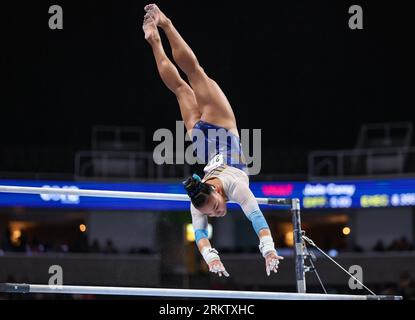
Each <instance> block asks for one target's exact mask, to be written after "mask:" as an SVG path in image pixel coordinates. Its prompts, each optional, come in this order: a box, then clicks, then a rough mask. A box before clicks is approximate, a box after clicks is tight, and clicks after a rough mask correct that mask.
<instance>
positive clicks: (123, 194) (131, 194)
mask: <svg viewBox="0 0 415 320" xmlns="http://www.w3.org/2000/svg"><path fill="white" fill-rule="evenodd" d="M0 193H24V194H39V195H40V194H64V195H70V196H82V197H98V198H122V199H143V200H167V201H190V199H189V197H188V195H187V194H178V193H153V192H137V191H112V190H87V189H74V188H73V189H71V188H43V187H20V186H0ZM256 200H257V201H258V204H267V205H287V206H288V205H291V199H289V198H256ZM230 202H231V201H230ZM231 203H232V202H231Z"/></svg>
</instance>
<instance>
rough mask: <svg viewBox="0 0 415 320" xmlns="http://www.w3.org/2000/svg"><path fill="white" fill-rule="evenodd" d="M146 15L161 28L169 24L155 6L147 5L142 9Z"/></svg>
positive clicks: (168, 20)
mask: <svg viewBox="0 0 415 320" xmlns="http://www.w3.org/2000/svg"><path fill="white" fill-rule="evenodd" d="M144 10H145V11H146V12H147V14H150V15H151V17H152V18H153V20H154V22H155V24H156V25H157V26H159V27H161V28H164V27H166V26H167V25H168V24H169V23H170V19H169V18H167V17H166V15H165V14H164V13H163V12H162V11H161V10H160V8H159V7H157V5H156V4H154V3H152V4H148V5H146V6H145V7H144Z"/></svg>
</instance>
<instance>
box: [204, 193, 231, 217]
mask: <svg viewBox="0 0 415 320" xmlns="http://www.w3.org/2000/svg"><path fill="white" fill-rule="evenodd" d="M199 210H200V211H201V212H203V213H204V214H205V215H207V216H208V217H223V216H224V215H225V214H226V201H225V199H224V198H223V196H222V195H221V194H219V193H218V192H216V191H212V193H211V194H210V195H209V197H208V200H207V201H206V203H205V204H204V205H203V206H202V207H200V208H199Z"/></svg>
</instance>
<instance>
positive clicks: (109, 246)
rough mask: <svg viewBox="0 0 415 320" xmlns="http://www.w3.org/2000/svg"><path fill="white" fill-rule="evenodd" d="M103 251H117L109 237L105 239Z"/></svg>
mask: <svg viewBox="0 0 415 320" xmlns="http://www.w3.org/2000/svg"><path fill="white" fill-rule="evenodd" d="M103 253H118V250H117V249H116V248H115V247H114V244H113V243H112V240H111V239H107V241H106V243H105V247H104V250H103Z"/></svg>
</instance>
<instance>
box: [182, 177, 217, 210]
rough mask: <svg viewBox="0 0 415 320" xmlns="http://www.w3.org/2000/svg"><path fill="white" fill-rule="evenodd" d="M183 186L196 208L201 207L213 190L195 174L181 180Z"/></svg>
mask: <svg viewBox="0 0 415 320" xmlns="http://www.w3.org/2000/svg"><path fill="white" fill-rule="evenodd" d="M183 186H184V188H185V189H186V192H187V194H188V195H189V197H190V200H191V201H192V203H193V205H194V206H195V207H196V208H200V207H202V206H203V205H204V204H205V203H206V201H207V200H208V198H209V195H210V194H211V193H212V191H213V189H212V186H211V185H210V184H208V183H204V182H202V179H200V177H199V176H198V175H197V174H194V175H193V176H191V177H189V178H187V179H186V180H185V181H183Z"/></svg>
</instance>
